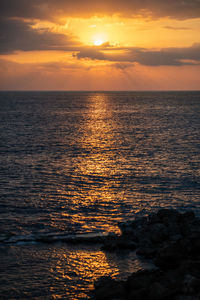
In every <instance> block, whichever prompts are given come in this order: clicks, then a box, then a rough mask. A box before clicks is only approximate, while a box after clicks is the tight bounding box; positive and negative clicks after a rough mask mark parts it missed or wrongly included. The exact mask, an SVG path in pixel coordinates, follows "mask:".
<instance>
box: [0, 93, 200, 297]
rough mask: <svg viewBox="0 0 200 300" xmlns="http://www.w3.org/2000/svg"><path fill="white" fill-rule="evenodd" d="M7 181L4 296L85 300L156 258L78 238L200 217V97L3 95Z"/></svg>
mask: <svg viewBox="0 0 200 300" xmlns="http://www.w3.org/2000/svg"><path fill="white" fill-rule="evenodd" d="M0 175H1V176H0V195H1V200H0V259H1V262H0V277H1V278H0V298H1V299H39V300H42V299H70V300H77V299H88V297H89V296H90V293H91V290H92V289H93V285H94V282H95V281H96V280H97V279H98V278H99V277H101V276H110V277H112V278H121V279H123V278H125V277H126V276H128V275H129V274H130V273H131V272H134V271H137V270H139V269H143V268H148V267H149V262H145V261H142V260H140V259H139V258H138V257H137V256H136V254H135V252H123V251H121V252H115V253H112V252H108V253H107V252H103V251H102V250H101V247H100V245H99V244H91V243H89V242H88V243H87V241H86V242H84V243H79V239H80V237H82V236H86V237H87V236H90V235H92V236H101V235H106V234H112V233H115V234H119V233H120V231H119V227H118V224H119V222H126V221H129V220H132V219H134V218H135V217H138V216H144V215H148V214H149V213H152V212H155V211H157V210H158V209H160V208H176V209H178V210H179V211H185V210H188V209H190V210H193V211H194V212H195V213H196V215H198V216H199V215H200V198H199V196H200V92H198V91H182V92H179V91H173V92H154V91H151V92H129V91H127V92H98V91H96V92H81V91H80V92H59V91H58V92H57V91H55V92H48V91H44V92H40V91H38V92H29V91H28V92H25V91H24V92H20V91H18V92H0ZM66 237H71V238H73V239H74V243H67V242H66V241H65V239H66Z"/></svg>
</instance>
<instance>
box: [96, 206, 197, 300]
mask: <svg viewBox="0 0 200 300" xmlns="http://www.w3.org/2000/svg"><path fill="white" fill-rule="evenodd" d="M119 227H120V228H121V232H122V234H121V236H110V237H108V239H107V240H105V242H104V245H103V247H102V248H103V249H104V250H105V251H116V250H119V249H137V250H136V253H137V254H138V255H141V256H143V257H144V258H148V259H149V258H151V259H152V261H153V262H154V263H155V266H156V267H157V268H156V269H153V270H142V271H138V272H136V273H133V274H132V275H131V276H129V277H128V279H127V280H126V281H116V280H113V279H111V278H109V277H107V278H102V279H100V280H99V281H98V282H97V283H96V284H95V290H94V295H93V298H92V299H94V300H101V299H105V300H106V299H107V300H125V299H127V300H142V299H144V300H162V299H163V300H165V299H166V300H167V299H170V300H172V299H175V300H197V299H200V220H199V219H198V218H197V217H195V215H194V213H193V212H192V211H187V212H185V213H179V212H178V211H177V210H173V209H161V210H159V211H158V212H157V213H153V214H151V215H149V216H147V217H142V218H137V219H135V220H134V221H131V222H128V223H121V224H119Z"/></svg>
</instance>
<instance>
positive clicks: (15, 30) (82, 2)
mask: <svg viewBox="0 0 200 300" xmlns="http://www.w3.org/2000/svg"><path fill="white" fill-rule="evenodd" d="M0 89H1V90H199V89H200V0H143V1H141V0H135V1H134V0H123V1H122V0H121V1H120V0H101V1H100V0H73V1H72V0H71V1H68V0H0Z"/></svg>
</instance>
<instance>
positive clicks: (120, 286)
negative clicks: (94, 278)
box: [93, 277, 126, 300]
mask: <svg viewBox="0 0 200 300" xmlns="http://www.w3.org/2000/svg"><path fill="white" fill-rule="evenodd" d="M125 296H126V291H125V288H124V282H123V281H115V280H113V279H111V278H109V277H104V278H103V279H102V280H100V281H99V282H98V283H96V284H95V294H94V297H93V299H94V300H102V299H105V300H111V299H115V298H116V299H118V298H121V299H125Z"/></svg>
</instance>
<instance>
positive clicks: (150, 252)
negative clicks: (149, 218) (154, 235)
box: [136, 240, 156, 258]
mask: <svg viewBox="0 0 200 300" xmlns="http://www.w3.org/2000/svg"><path fill="white" fill-rule="evenodd" d="M136 254H137V255H142V256H144V257H146V258H153V257H154V256H155V255H156V248H155V247H154V246H153V244H152V242H151V241H150V240H141V241H140V243H139V248H138V250H137V251H136Z"/></svg>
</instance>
